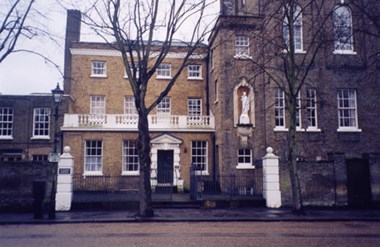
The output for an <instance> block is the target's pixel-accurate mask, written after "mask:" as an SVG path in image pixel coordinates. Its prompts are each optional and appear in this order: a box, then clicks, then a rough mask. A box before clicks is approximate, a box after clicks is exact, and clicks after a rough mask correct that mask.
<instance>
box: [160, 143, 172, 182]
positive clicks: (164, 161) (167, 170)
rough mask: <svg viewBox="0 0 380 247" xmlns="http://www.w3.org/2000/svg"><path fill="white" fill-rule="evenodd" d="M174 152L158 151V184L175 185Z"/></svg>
mask: <svg viewBox="0 0 380 247" xmlns="http://www.w3.org/2000/svg"><path fill="white" fill-rule="evenodd" d="M173 157H174V151H173V150H158V151H157V161H158V162H157V182H158V184H170V185H172V184H173V161H174V159H173Z"/></svg>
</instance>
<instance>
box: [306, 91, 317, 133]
mask: <svg viewBox="0 0 380 247" xmlns="http://www.w3.org/2000/svg"><path fill="white" fill-rule="evenodd" d="M306 111H307V129H306V131H321V130H320V129H319V128H318V108H317V90H316V89H315V88H308V89H307V90H306Z"/></svg>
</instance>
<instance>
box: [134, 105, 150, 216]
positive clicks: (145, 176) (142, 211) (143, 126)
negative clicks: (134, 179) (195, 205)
mask: <svg viewBox="0 0 380 247" xmlns="http://www.w3.org/2000/svg"><path fill="white" fill-rule="evenodd" d="M138 129H139V135H138V140H137V144H138V146H137V147H138V152H139V158H140V180H139V191H140V193H139V194H140V198H139V216H141V217H152V216H153V207H152V189H151V186H150V165H151V159H150V136H149V123H148V114H147V113H145V112H143V113H141V114H139V126H138Z"/></svg>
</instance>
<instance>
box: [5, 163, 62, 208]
mask: <svg viewBox="0 0 380 247" xmlns="http://www.w3.org/2000/svg"><path fill="white" fill-rule="evenodd" d="M53 169H56V164H55V163H36V162H17V163H14V162H13V163H1V164H0V209H1V211H2V212H31V211H32V210H33V181H44V182H46V190H45V192H46V193H45V198H44V205H45V208H46V206H47V203H48V202H49V197H50V192H51V182H52V179H53Z"/></svg>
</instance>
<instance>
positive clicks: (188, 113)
mask: <svg viewBox="0 0 380 247" xmlns="http://www.w3.org/2000/svg"><path fill="white" fill-rule="evenodd" d="M77 14H78V12H76V11H71V12H70V11H69V18H68V20H69V22H70V21H72V26H74V27H76V28H77V29H75V28H74V29H72V30H71V29H70V28H69V29H68V33H67V37H68V39H70V38H71V39H72V41H73V42H71V43H69V44H68V45H69V48H68V50H67V53H66V63H67V64H66V68H68V67H69V68H68V69H69V72H67V75H68V76H67V77H66V78H67V79H66V81H65V91H66V93H68V94H70V95H71V96H72V97H73V98H74V99H75V101H73V102H71V104H70V105H69V111H68V113H67V114H65V121H64V125H63V127H62V131H63V133H64V145H69V146H70V147H71V148H72V150H73V151H72V155H73V156H74V157H75V164H76V165H75V170H74V173H75V174H76V175H77V176H81V177H82V179H83V180H84V179H87V180H88V179H91V176H92V177H99V176H109V177H113V178H117V179H118V180H120V181H123V182H122V183H124V184H126V186H125V188H121V189H122V190H129V189H133V188H137V184H138V183H137V180H138V178H139V176H138V175H139V164H138V156H137V149H136V142H135V140H136V139H137V134H138V132H137V120H138V115H137V111H136V108H135V103H134V97H133V93H132V89H131V87H130V84H129V81H128V78H127V75H126V74H125V71H124V65H123V63H122V59H121V54H120V52H118V51H116V50H114V49H112V48H111V47H110V46H108V45H107V44H100V43H88V42H79V34H80V32H79V29H80V25H77V23H76V22H75V20H77V21H78V20H79V18H80V17H78V16H75V15H77ZM70 17H73V18H71V19H70ZM159 45H160V44H159ZM185 49H186V47H183V46H181V44H180V43H178V44H173V47H172V49H171V51H170V52H169V54H168V55H167V56H166V59H165V60H164V61H163V63H161V65H160V67H159V68H158V70H157V73H156V75H155V76H154V78H153V79H152V80H153V81H151V83H150V85H149V88H148V92H149V95H148V96H147V98H146V100H147V101H148V102H152V101H153V99H155V98H156V97H157V96H158V95H159V94H160V93H161V91H162V90H163V88H164V86H166V84H167V83H168V82H169V79H170V78H171V76H172V75H173V74H174V72H175V71H176V70H177V69H178V66H179V64H180V62H181V61H182V59H183V51H185ZM68 56H69V57H70V59H68ZM206 56H207V47H206V46H205V47H203V48H202V47H200V49H199V51H197V52H196V54H194V56H193V57H192V58H191V60H190V64H189V65H188V66H187V68H186V69H185V70H184V72H183V73H182V74H181V75H180V77H179V78H178V81H177V82H176V84H175V85H174V86H173V88H172V89H171V91H170V93H169V94H168V95H167V97H166V98H164V99H163V101H162V102H161V103H160V104H159V105H158V106H157V107H156V109H154V110H153V112H152V113H151V114H150V115H149V128H150V132H151V139H152V140H151V145H152V146H151V148H152V149H151V154H152V156H151V159H152V172H151V177H152V178H153V179H152V184H153V185H155V184H156V183H158V186H164V185H167V184H168V183H170V184H172V185H173V186H174V188H175V189H177V187H178V190H183V183H184V186H185V188H188V187H189V181H190V179H189V176H190V166H191V164H193V165H196V166H197V167H199V168H200V169H201V171H199V172H200V173H202V174H203V175H206V174H211V173H213V167H212V159H211V157H212V146H213V144H212V134H213V132H214V118H213V116H212V115H211V114H210V112H209V110H208V99H207V94H206V92H207V90H206V87H207V84H206V76H207V71H206V63H205V57H206Z"/></svg>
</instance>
